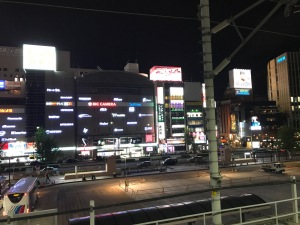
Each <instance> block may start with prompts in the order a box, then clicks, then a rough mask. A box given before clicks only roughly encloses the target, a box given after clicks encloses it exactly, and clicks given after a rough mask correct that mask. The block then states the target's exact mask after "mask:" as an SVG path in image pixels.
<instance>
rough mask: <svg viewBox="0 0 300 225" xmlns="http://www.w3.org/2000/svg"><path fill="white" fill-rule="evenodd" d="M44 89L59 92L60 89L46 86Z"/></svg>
mask: <svg viewBox="0 0 300 225" xmlns="http://www.w3.org/2000/svg"><path fill="white" fill-rule="evenodd" d="M46 91H47V92H60V89H58V88H47V89H46Z"/></svg>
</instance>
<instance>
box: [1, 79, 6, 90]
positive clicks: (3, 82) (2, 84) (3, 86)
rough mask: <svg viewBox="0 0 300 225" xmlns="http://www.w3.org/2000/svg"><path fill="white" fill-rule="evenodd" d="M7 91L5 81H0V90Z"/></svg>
mask: <svg viewBox="0 0 300 225" xmlns="http://www.w3.org/2000/svg"><path fill="white" fill-rule="evenodd" d="M4 89H5V80H0V90H4Z"/></svg>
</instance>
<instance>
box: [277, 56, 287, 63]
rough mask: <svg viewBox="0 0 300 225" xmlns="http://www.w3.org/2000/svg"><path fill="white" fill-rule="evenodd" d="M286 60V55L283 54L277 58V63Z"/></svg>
mask: <svg viewBox="0 0 300 225" xmlns="http://www.w3.org/2000/svg"><path fill="white" fill-rule="evenodd" d="M285 60H286V57H285V55H284V56H281V57H280V58H278V59H277V63H281V62H283V61H285Z"/></svg>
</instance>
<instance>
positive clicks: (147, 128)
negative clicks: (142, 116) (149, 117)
mask: <svg viewBox="0 0 300 225" xmlns="http://www.w3.org/2000/svg"><path fill="white" fill-rule="evenodd" d="M144 129H145V130H146V131H148V130H152V127H145V128H144Z"/></svg>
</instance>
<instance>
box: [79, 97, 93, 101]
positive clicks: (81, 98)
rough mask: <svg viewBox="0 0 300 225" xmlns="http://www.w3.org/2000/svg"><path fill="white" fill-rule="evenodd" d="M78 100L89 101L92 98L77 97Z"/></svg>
mask: <svg viewBox="0 0 300 225" xmlns="http://www.w3.org/2000/svg"><path fill="white" fill-rule="evenodd" d="M78 100H80V101H91V100H92V98H91V97H79V98H78Z"/></svg>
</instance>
